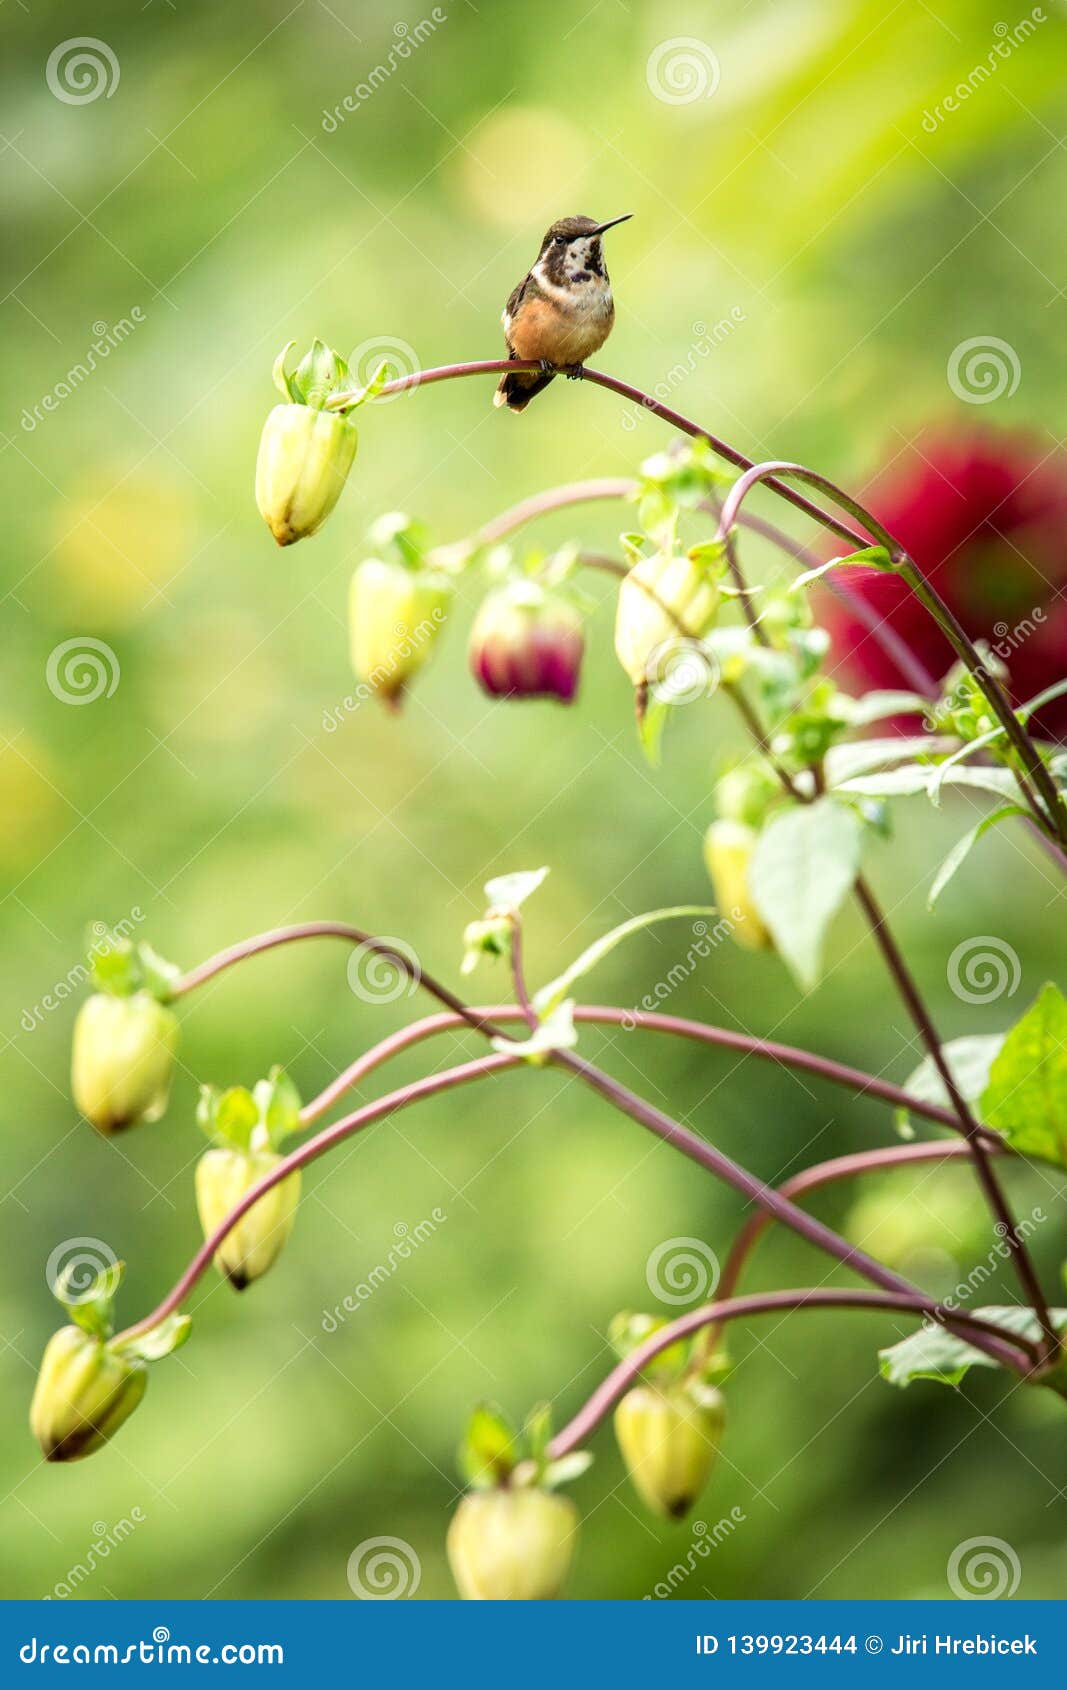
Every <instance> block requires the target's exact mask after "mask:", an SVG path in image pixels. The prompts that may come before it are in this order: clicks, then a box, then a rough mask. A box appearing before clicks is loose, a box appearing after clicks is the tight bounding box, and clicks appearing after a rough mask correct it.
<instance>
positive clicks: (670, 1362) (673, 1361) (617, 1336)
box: [608, 1309, 692, 1380]
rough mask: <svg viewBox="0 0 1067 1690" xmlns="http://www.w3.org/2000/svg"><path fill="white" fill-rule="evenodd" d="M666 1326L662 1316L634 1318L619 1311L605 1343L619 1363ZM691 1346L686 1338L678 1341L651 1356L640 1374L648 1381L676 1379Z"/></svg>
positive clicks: (638, 1316) (632, 1314) (633, 1314)
mask: <svg viewBox="0 0 1067 1690" xmlns="http://www.w3.org/2000/svg"><path fill="white" fill-rule="evenodd" d="M669 1325H670V1322H669V1321H668V1319H667V1318H666V1316H665V1315H656V1314H635V1313H633V1312H631V1310H629V1309H623V1310H621V1311H620V1313H618V1314H617V1315H615V1316H614V1317H613V1319H612V1321H611V1324H610V1326H609V1327H608V1342H609V1344H610V1345H611V1347H612V1349H613V1350H614V1351H615V1354H616V1355H617V1356H618V1358H619V1360H620V1361H626V1360H627V1359H628V1358H629V1357H630V1356H631V1355H632V1354H633V1352H634V1351H635V1350H637V1349H640V1347H641V1345H642V1344H643V1343H645V1341H646V1340H647V1339H649V1338H651V1337H652V1336H653V1334H654V1333H656V1332H662V1330H663V1328H664V1327H665V1326H669ZM691 1349H692V1345H691V1343H690V1340H689V1339H688V1338H679V1339H678V1340H677V1341H676V1342H675V1343H673V1344H669V1345H668V1346H667V1348H666V1349H665V1350H660V1352H659V1354H658V1355H656V1356H653V1358H652V1360H651V1361H650V1362H649V1363H648V1364H647V1366H645V1367H643V1368H642V1370H641V1371H642V1374H643V1375H644V1377H645V1378H646V1379H650V1380H667V1379H678V1378H680V1377H681V1375H682V1374H683V1373H684V1371H685V1369H686V1368H687V1367H688V1365H689V1361H690V1354H691Z"/></svg>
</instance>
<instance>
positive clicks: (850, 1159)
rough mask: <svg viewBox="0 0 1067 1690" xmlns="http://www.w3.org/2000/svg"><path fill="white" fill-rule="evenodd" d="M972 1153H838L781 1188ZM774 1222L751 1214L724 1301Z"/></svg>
mask: <svg viewBox="0 0 1067 1690" xmlns="http://www.w3.org/2000/svg"><path fill="white" fill-rule="evenodd" d="M1006 1148H1007V1147H1006V1146H1003V1145H1002V1146H1001V1147H1000V1149H1001V1150H1005V1149H1006ZM969 1155H970V1149H969V1146H968V1145H967V1144H965V1143H962V1142H957V1143H955V1144H944V1143H938V1144H893V1145H887V1146H885V1147H883V1148H880V1149H878V1150H857V1151H854V1152H852V1153H851V1154H850V1155H847V1156H835V1157H833V1159H832V1160H831V1161H828V1162H816V1163H815V1164H814V1166H813V1167H810V1168H804V1169H803V1171H802V1172H801V1173H799V1174H794V1175H793V1177H792V1179H787V1180H785V1181H784V1183H783V1184H782V1185H780V1186H779V1187H778V1189H779V1191H780V1192H781V1194H782V1196H783V1197H789V1198H791V1199H792V1200H793V1201H794V1202H795V1201H796V1199H797V1198H799V1197H804V1196H805V1195H807V1193H808V1192H811V1191H818V1190H820V1189H821V1187H822V1186H824V1185H833V1184H834V1183H835V1182H836V1181H837V1180H843V1179H858V1178H860V1177H861V1176H862V1175H864V1174H875V1173H890V1172H892V1171H893V1170H894V1169H896V1168H903V1167H910V1166H912V1165H913V1164H914V1163H922V1162H935V1163H937V1165H938V1166H939V1167H942V1166H944V1165H945V1164H946V1163H948V1162H958V1161H960V1159H961V1158H966V1157H968V1156H969ZM773 1224H774V1220H773V1217H772V1216H771V1215H768V1214H766V1213H765V1212H762V1211H761V1212H760V1213H758V1214H754V1215H750V1216H749V1218H748V1220H747V1221H746V1222H745V1224H744V1226H743V1227H742V1228H741V1230H740V1232H739V1233H738V1234H737V1236H736V1238H735V1239H734V1241H733V1244H732V1245H731V1246H730V1253H729V1255H728V1256H727V1258H726V1261H725V1262H724V1263H723V1269H722V1275H721V1277H720V1279H719V1283H718V1285H717V1286H716V1290H717V1292H718V1294H719V1298H720V1300H721V1299H724V1298H729V1297H732V1296H733V1294H734V1292H735V1291H736V1289H737V1285H738V1281H739V1280H740V1278H741V1273H742V1271H743V1269H744V1267H745V1264H746V1262H747V1261H748V1258H749V1256H750V1255H751V1254H752V1251H753V1250H754V1249H755V1247H756V1245H757V1244H758V1243H759V1241H760V1239H761V1238H762V1237H763V1234H764V1233H765V1232H767V1231H769V1230H770V1228H771V1227H772V1226H773ZM717 1332H718V1329H717V1328H716V1327H714V1326H709V1328H708V1331H707V1352H710V1351H711V1349H712V1348H713V1347H714V1342H715V1338H716V1336H717Z"/></svg>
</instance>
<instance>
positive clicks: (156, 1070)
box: [71, 992, 178, 1133]
mask: <svg viewBox="0 0 1067 1690" xmlns="http://www.w3.org/2000/svg"><path fill="white" fill-rule="evenodd" d="M177 1049H178V1020H177V1017H176V1016H175V1014H174V1013H173V1011H172V1010H169V1009H167V1008H166V1007H165V1006H164V1005H163V1004H161V1003H158V1002H157V1001H156V999H155V998H154V997H152V996H150V994H149V993H148V992H137V993H136V994H135V995H134V996H133V997H130V998H112V997H108V996H106V995H105V994H104V993H103V992H97V993H95V994H94V995H93V997H91V998H90V999H89V1000H88V1002H86V1003H84V1004H82V1007H81V1009H80V1010H79V1011H78V1018H77V1020H76V1021H75V1023H74V1051H73V1058H72V1061H71V1086H72V1089H73V1092H74V1101H75V1103H76V1104H77V1105H78V1108H79V1109H80V1110H81V1112H82V1114H83V1115H85V1116H87V1117H88V1119H89V1120H90V1121H91V1122H92V1123H93V1126H94V1127H96V1128H97V1130H98V1131H99V1132H102V1133H114V1132H119V1131H120V1130H121V1129H122V1128H123V1127H132V1126H135V1125H136V1124H137V1123H138V1122H139V1121H158V1119H159V1117H160V1116H161V1115H162V1114H163V1112H164V1110H165V1109H166V1107H167V1100H168V1098H169V1096H170V1082H171V1077H172V1075H173V1072H174V1057H175V1053H176V1051H177Z"/></svg>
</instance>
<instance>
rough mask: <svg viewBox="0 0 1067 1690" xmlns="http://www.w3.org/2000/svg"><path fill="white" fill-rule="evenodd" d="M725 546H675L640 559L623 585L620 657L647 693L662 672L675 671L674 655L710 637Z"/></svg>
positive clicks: (617, 649)
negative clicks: (682, 548) (680, 549)
mask: <svg viewBox="0 0 1067 1690" xmlns="http://www.w3.org/2000/svg"><path fill="white" fill-rule="evenodd" d="M722 555H723V548H722V546H721V545H718V544H711V545H707V546H694V547H693V548H692V549H691V550H690V551H688V552H676V551H674V549H673V547H670V548H669V549H665V550H661V551H658V552H656V553H654V554H653V555H652V556H651V557H638V560H637V562H636V563H635V564H634V565H633V567H632V569H631V570H630V572H629V574H628V575H626V576H625V578H624V579H623V580H622V582H621V583H620V585H619V599H618V607H617V610H616V615H615V654H616V656H617V657H618V659H619V662H620V663H621V664H622V666H623V668H624V669H625V671H626V673H627V675H629V677H630V680H631V681H632V682H633V685H634V686H635V687H637V688H639V689H645V688H647V687H648V686H649V685H650V684H654V683H655V681H656V680H657V677H658V673H659V671H660V670H666V671H668V672H669V670H670V668H671V661H670V654H674V653H677V651H678V649H679V646H680V645H683V644H684V643H685V642H687V641H688V642H697V641H700V640H702V639H703V638H704V636H705V635H706V634H707V633H708V631H709V629H710V628H711V627H712V624H713V623H714V621H715V617H716V614H717V612H718V609H719V602H720V596H721V595H720V592H719V585H718V577H719V575H720V574H721V573H722Z"/></svg>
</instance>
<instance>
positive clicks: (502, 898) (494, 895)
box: [485, 868, 548, 910]
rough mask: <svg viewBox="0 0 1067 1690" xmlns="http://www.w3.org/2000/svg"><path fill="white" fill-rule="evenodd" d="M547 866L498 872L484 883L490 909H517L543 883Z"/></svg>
mask: <svg viewBox="0 0 1067 1690" xmlns="http://www.w3.org/2000/svg"><path fill="white" fill-rule="evenodd" d="M547 874H548V869H547V868H535V869H519V870H517V871H516V873H514V874H498V875H496V876H495V877H494V879H492V880H487V881H486V883H485V895H486V897H487V898H488V899H489V906H490V908H491V909H498V910H499V909H505V910H517V909H518V908H519V906H520V905H521V904H524V903H525V902H526V900H527V898H528V897H530V895H531V894H532V893H534V892H536V891H537V888H538V887H539V886H540V885H541V884H542V883H543V881H544V879H545V877H546V875H547Z"/></svg>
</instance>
